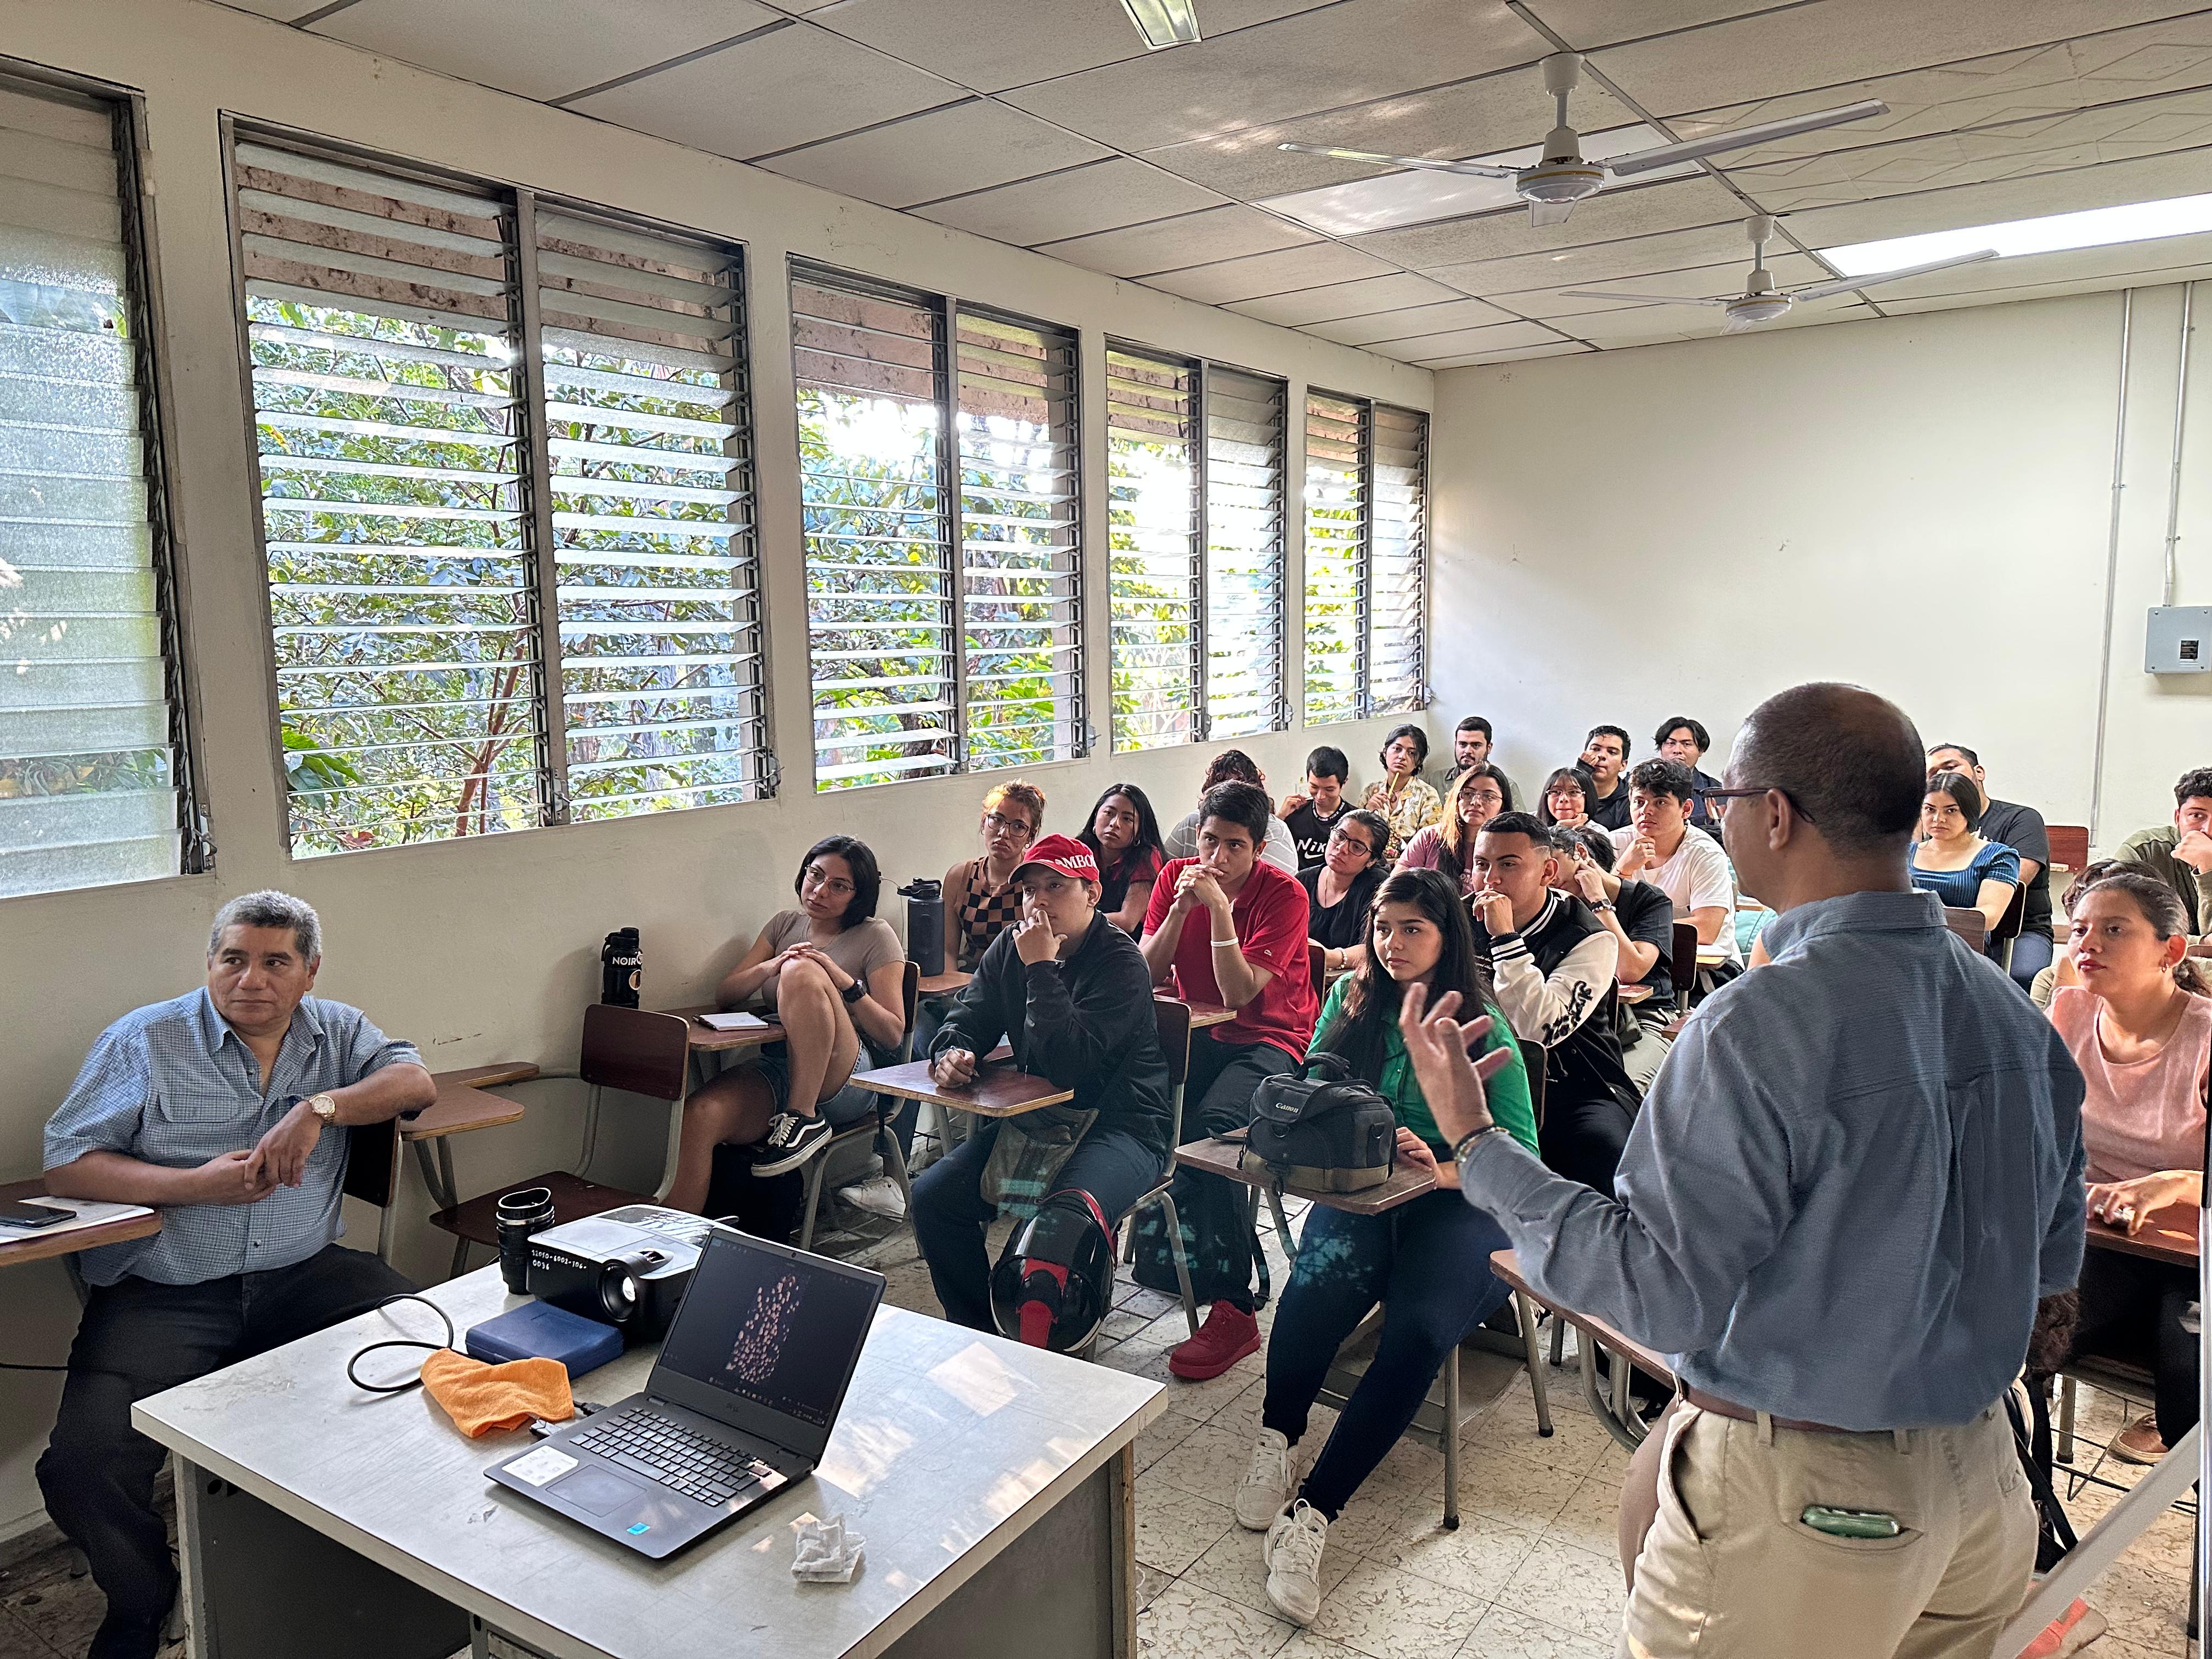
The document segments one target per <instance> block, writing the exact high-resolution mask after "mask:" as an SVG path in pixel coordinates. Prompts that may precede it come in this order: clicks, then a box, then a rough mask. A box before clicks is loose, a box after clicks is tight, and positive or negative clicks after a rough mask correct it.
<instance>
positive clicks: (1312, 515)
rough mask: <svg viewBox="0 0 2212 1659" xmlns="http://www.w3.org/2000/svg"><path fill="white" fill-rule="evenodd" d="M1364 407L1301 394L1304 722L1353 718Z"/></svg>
mask: <svg viewBox="0 0 2212 1659" xmlns="http://www.w3.org/2000/svg"><path fill="white" fill-rule="evenodd" d="M1366 433H1367V423H1366V410H1365V409H1364V407H1363V406H1362V405H1360V404H1357V403H1354V402H1352V400H1350V399H1349V398H1335V397H1331V396H1330V395H1329V394H1328V393H1327V392H1314V393H1312V394H1310V395H1309V396H1308V398H1306V492H1305V521H1306V724H1307V725H1309V726H1326V725H1328V724H1330V723H1332V722H1334V721H1337V720H1357V719H1358V718H1359V694H1360V688H1361V684H1362V682H1363V680H1364V678H1365V674H1364V669H1365V660H1364V658H1365V646H1366V634H1367V611H1366V600H1367V593H1366V584H1365V582H1364V580H1362V577H1363V571H1362V566H1363V564H1364V562H1365V561H1364V552H1365V546H1366V541H1367V469H1366V465H1365V459H1366V454H1365V452H1366V447H1367V446H1366Z"/></svg>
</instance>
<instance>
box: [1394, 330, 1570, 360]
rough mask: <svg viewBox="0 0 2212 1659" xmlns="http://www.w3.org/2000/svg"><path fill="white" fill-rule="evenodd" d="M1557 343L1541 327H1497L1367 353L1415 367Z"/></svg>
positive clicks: (1431, 337)
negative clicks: (1444, 359) (1435, 359)
mask: <svg viewBox="0 0 2212 1659" xmlns="http://www.w3.org/2000/svg"><path fill="white" fill-rule="evenodd" d="M1557 344H1559V335H1558V333H1557V332H1555V331H1553V330H1551V329H1548V328H1546V327H1545V326H1544V325H1542V324H1541V323H1497V324H1493V325H1492V326H1490V327H1488V328H1460V329H1440V330H1438V331H1437V332H1436V333H1434V334H1422V335H1417V336H1415V337H1413V338H1411V339H1405V340H1392V341H1389V342H1388V343H1384V344H1382V345H1370V346H1369V347H1368V348H1367V349H1368V350H1370V351H1371V352H1373V353H1374V354H1375V355H1376V356H1378V357H1395V358H1396V359H1397V360H1398V361H1399V362H1401V363H1415V362H1428V361H1429V360H1430V359H1431V358H1432V357H1464V356H1469V355H1470V354H1473V353H1476V352H1482V351H1510V350H1512V349H1514V348H1515V347H1516V346H1533V345H1557Z"/></svg>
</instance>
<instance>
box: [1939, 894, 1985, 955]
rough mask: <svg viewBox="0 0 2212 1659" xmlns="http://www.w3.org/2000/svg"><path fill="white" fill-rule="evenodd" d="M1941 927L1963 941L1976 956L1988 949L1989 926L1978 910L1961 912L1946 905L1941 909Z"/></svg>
mask: <svg viewBox="0 0 2212 1659" xmlns="http://www.w3.org/2000/svg"><path fill="white" fill-rule="evenodd" d="M1943 925H1944V926H1945V927H1948V928H1949V929H1950V930H1951V931H1952V932H1953V933H1956V934H1957V935H1958V936H1959V937H1960V939H1964V940H1965V941H1966V947H1967V948H1968V949H1969V950H1971V951H1973V953H1974V954H1975V955H1976V956H1979V955H1981V954H1982V952H1983V951H1984V950H1985V949H1987V948H1988V945H1989V942H1990V924H1989V923H1988V922H1987V921H1985V920H1984V918H1983V916H1982V913H1981V912H1980V911H1979V910H1961V909H1958V908H1954V907H1953V906H1951V905H1948V904H1947V905H1945V906H1944V907H1943Z"/></svg>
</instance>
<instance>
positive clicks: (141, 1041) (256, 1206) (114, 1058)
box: [46, 989, 422, 1285]
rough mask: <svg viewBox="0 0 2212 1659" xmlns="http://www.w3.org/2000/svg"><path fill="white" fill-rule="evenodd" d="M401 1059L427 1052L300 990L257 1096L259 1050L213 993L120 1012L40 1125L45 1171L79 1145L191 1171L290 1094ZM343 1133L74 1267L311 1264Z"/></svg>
mask: <svg viewBox="0 0 2212 1659" xmlns="http://www.w3.org/2000/svg"><path fill="white" fill-rule="evenodd" d="M402 1062H405V1063H408V1064H411V1065H416V1066H419V1065H421V1064H422V1056H421V1055H420V1054H417V1053H416V1051H415V1048H414V1045H413V1044H411V1043H408V1042H397V1041H394V1040H393V1039H392V1038H389V1037H387V1036H385V1035H384V1033H383V1032H381V1031H380V1030H377V1029H376V1027H375V1026H374V1025H372V1024H369V1021H368V1017H367V1016H366V1015H364V1014H363V1013H362V1012H361V1010H359V1009H358V1008H349V1007H348V1006H346V1005H345V1004H344V1003H343V1002H325V1001H323V1000H320V999H319V998H317V997H306V998H303V999H301V1003H300V1006H299V1007H298V1008H297V1009H296V1010H295V1011H294V1012H293V1015H292V1026H291V1029H290V1030H288V1031H286V1032H285V1033H284V1042H283V1046H282V1047H281V1048H279V1049H278V1050H277V1054H276V1065H275V1066H272V1067H270V1073H269V1086H268V1087H267V1088H266V1089H265V1090H264V1088H263V1087H262V1086H261V1062H260V1061H259V1060H256V1059H255V1058H254V1056H253V1051H252V1049H250V1048H247V1047H246V1042H245V1040H244V1039H243V1038H242V1037H240V1036H239V1035H238V1033H237V1032H235V1031H234V1030H231V1028H230V1025H229V1024H228V1022H227V1021H226V1020H224V1018H222V1015H220V1014H218V1013H217V1012H216V1009H215V1004H214V1002H213V1001H212V1000H210V998H209V996H208V994H207V992H206V991H205V990H204V989H203V990H198V991H194V992H193V993H192V994H191V995H189V996H181V997H179V998H178V999H177V1000H175V1001H173V1002H157V1003H155V1004H154V1005H153V1006H151V1007H149V1008H141V1009H138V1010H137V1011H136V1012H132V1013H128V1014H125V1016H124V1017H123V1018H121V1019H118V1020H117V1021H116V1022H115V1024H112V1025H111V1026H109V1027H108V1028H107V1029H106V1030H105V1031H103V1032H101V1033H100V1041H99V1042H95V1043H94V1044H93V1045H92V1053H91V1054H88V1056H86V1059H85V1062H84V1069H83V1070H82V1071H81V1072H79V1073H77V1079H76V1085H74V1086H73V1087H72V1088H71V1089H70V1091H69V1097H68V1098H67V1099H65V1100H64V1101H63V1102H62V1103H61V1107H60V1109H59V1110H58V1111H56V1112H55V1114H54V1115H53V1116H52V1118H50V1119H48V1120H47V1121H46V1168H47V1169H49V1170H53V1169H58V1168H59V1167H60V1166H61V1165H63V1164H74V1163H75V1162H76V1160H77V1159H78V1158H82V1157H83V1156H84V1155H85V1154H86V1153H87V1152H121V1153H123V1154H124V1155H125V1157H128V1158H137V1159H139V1160H141V1161H142V1162H144V1163H147V1164H161V1165H162V1166H163V1167H164V1168H167V1169H172V1170H189V1169H195V1168H197V1166H199V1165H200V1164H204V1163H206V1162H207V1161H208V1160H209V1159H210V1158H219V1157H221V1156H222V1154H223V1153H225V1152H245V1151H248V1150H250V1149H251V1148H252V1146H253V1145H254V1144H255V1143H256V1142H257V1141H258V1140H259V1139H261V1137H262V1136H263V1135H264V1134H265V1133H268V1132H269V1130H270V1129H271V1128H273V1127H276V1121H277V1120H278V1119H280V1118H282V1117H283V1115H284V1114H285V1113H286V1112H287V1111H289V1110H290V1109H291V1108H292V1106H293V1104H294V1103H295V1102H298V1101H300V1100H303V1099H305V1098H307V1097H308V1096H310V1095H315V1094H319V1093H321V1092H322V1091H325V1090H326V1089H343V1088H345V1087H347V1086H349V1085H352V1084H356V1083H358V1082H360V1081H361V1080H362V1079H363V1078H365V1077H367V1076H368V1075H369V1074H370V1073H373V1072H380V1071H382V1070H383V1069H384V1068H385V1067H386V1066H396V1065H399V1064H401V1063H402ZM348 1139H349V1137H347V1136H346V1135H343V1134H333V1133H325V1134H324V1135H323V1137H322V1138H321V1139H319V1140H318V1141H317V1142H316V1143H315V1150H314V1152H313V1153H312V1154H310V1155H309V1157H308V1158H307V1170H306V1172H305V1175H304V1177H303V1178H302V1180H301V1182H300V1184H299V1185H298V1186H296V1187H279V1188H276V1191H275V1192H273V1193H270V1194H269V1195H268V1196H267V1197H266V1198H264V1199H262V1200H259V1201H258V1202H257V1203H253V1204H188V1205H180V1206H176V1207H174V1208H172V1209H167V1210H164V1211H163V1212H161V1231H160V1232H158V1233H156V1234H155V1235H154V1236H153V1237H150V1238H142V1239H135V1240H133V1241H131V1243H125V1244H105V1245H102V1246H100V1248H99V1249H91V1250H86V1251H84V1252H83V1253H82V1255H79V1256H78V1257H77V1262H78V1265H79V1267H80V1268H81V1269H82V1272H83V1273H84V1276H85V1279H86V1280H87V1282H88V1283H90V1284H94V1285H112V1284H113V1283H115V1281H116V1280H117V1279H121V1278H123V1277H124V1276H125V1275H126V1274H135V1275H137V1277H138V1278H140V1279H153V1280H155V1282H157V1283H159V1284H163V1285H197V1284H201V1283H204V1281H206V1280H208V1279H221V1278H223V1277H224V1276H226V1275H228V1274H230V1273H262V1272H265V1271H267V1270H268V1269H270V1268H273V1267H290V1266H291V1265H292V1264H293V1263H294V1262H295V1261H306V1260H307V1258H308V1257H309V1256H311V1255H314V1254H315V1252H316V1251H318V1250H319V1249H322V1248H323V1247H324V1246H325V1244H328V1243H330V1242H331V1240H332V1239H334V1238H336V1237H337V1236H338V1234H339V1232H340V1231H342V1228H341V1226H340V1223H339V1218H338V1208H339V1202H340V1200H341V1198H342V1197H343V1193H342V1188H343V1184H344V1182H345V1164H346V1142H347V1140H348Z"/></svg>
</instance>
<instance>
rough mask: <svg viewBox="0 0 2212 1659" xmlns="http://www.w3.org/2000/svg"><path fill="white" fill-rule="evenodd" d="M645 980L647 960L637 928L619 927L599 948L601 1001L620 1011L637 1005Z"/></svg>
mask: <svg viewBox="0 0 2212 1659" xmlns="http://www.w3.org/2000/svg"><path fill="white" fill-rule="evenodd" d="M644 981H645V957H644V956H643V954H642V953H641V951H639V949H638V943H637V929H636V928H635V927H623V928H619V929H617V931H615V932H614V933H609V934H608V935H607V942H606V943H605V945H601V946H600V947H599V1000H600V1001H602V1002H611V1003H612V1004H614V1005H615V1006H617V1008H635V1007H636V1006H637V994H638V989H639V987H641V985H642V984H643V983H644Z"/></svg>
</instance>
